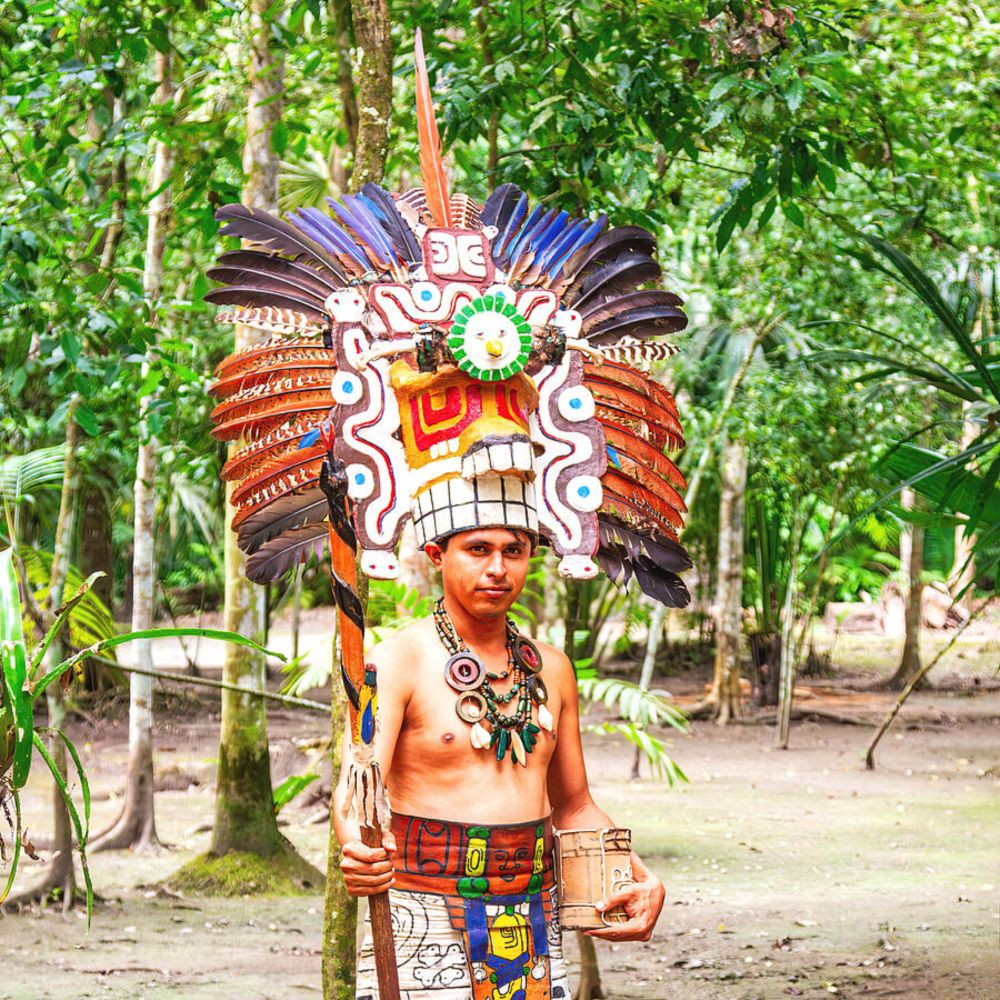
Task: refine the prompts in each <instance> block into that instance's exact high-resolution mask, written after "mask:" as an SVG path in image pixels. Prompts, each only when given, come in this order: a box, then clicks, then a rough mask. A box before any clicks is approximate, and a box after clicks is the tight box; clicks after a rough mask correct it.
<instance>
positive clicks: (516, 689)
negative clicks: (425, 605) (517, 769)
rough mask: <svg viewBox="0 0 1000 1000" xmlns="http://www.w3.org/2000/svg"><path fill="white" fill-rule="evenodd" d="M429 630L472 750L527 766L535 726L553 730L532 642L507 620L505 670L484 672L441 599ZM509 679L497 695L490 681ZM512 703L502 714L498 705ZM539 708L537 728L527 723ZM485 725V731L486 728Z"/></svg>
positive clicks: (531, 723) (543, 684)
mask: <svg viewBox="0 0 1000 1000" xmlns="http://www.w3.org/2000/svg"><path fill="white" fill-rule="evenodd" d="M434 626H435V628H436V629H437V634H438V638H439V639H440V640H441V643H442V645H443V646H444V648H445V649H446V650H448V653H449V654H450V655H449V657H448V662H447V663H446V664H445V667H444V679H445V680H446V681H447V682H448V685H449V686H450V687H451V688H452V689H453V690H455V691H457V692H458V697H457V698H456V699H455V712H456V713H457V714H458V717H459V718H460V719H461V720H462V721H463V722H465V723H468V724H469V725H470V726H472V731H471V733H470V734H469V738H470V740H471V742H472V745H473V746H474V747H475V748H476V749H477V750H492V751H493V752H494V753H495V755H496V759H497V760H498V761H502V760H503V759H504V757H506V756H507V753H508V751H509V752H510V759H511V763H513V764H520V765H521V766H522V767H527V764H528V754H530V753H531V752H532V751H533V750H534V748H535V744H536V743H537V742H538V733H539V727H541V728H542V729H546V730H548V731H549V732H552V713H551V712H550V711H549V710H548V709H547V708H546V707H545V702H546V701H548V691H547V690H546V688H545V682H544V681H543V680H542V678H541V676H540V674H541V669H542V657H541V654H540V653H539V652H538V649H537V648H536V647H535V644H534V643H533V642H532V641H531V640H530V639H528V638H527V637H526V636H523V635H521V634H520V633H519V632H518V631H517V626H516V625H515V624H514V623H513V622H512V621H511V619H510V618H508V619H507V623H506V630H507V669H506V670H502V671H500V672H499V673H494V672H493V671H490V670H487V669H486V666H485V665H484V663H483V661H482V660H481V659H480V658H479V657H478V656H476V654H475V653H473V652H472V650H470V649H469V647H468V646H467V645H466V644H465V642H464V641H463V640H462V639H461V637H460V636H459V635H458V633H457V632H456V631H455V626H454V624H453V623H452V620H451V618H450V617H449V616H448V612H447V611H445V608H444V598H443V597H442V598H439V599H438V601H437V603H436V604H435V605H434ZM511 676H512V677H513V684H512V685H511V687H510V690H509V691H506V692H504V693H502V694H501V693H500V692H498V691H496V690H495V689H494V687H493V684H492V682H493V681H503V680H506V679H507V678H508V677H511ZM512 701H513V702H516V704H515V707H514V711H513V712H512V713H511V714H509V715H508V714H505V713H504V712H503V711H501V707H502V706H505V705H508V704H510V703H511V702H512ZM533 703H534V704H535V705H537V706H538V724H537V725H536V724H535V723H534V722H532V720H531V714H532V704H533ZM487 725H488V726H489V727H490V728H489V729H488V728H487Z"/></svg>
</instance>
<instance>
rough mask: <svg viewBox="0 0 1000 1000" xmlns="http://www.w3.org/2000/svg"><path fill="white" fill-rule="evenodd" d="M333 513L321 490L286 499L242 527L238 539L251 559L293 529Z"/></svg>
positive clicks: (305, 492)
mask: <svg viewBox="0 0 1000 1000" xmlns="http://www.w3.org/2000/svg"><path fill="white" fill-rule="evenodd" d="M328 513H329V508H328V507H327V505H326V495H325V494H324V493H323V491H322V490H321V489H320V488H319V487H318V486H317V487H315V488H314V489H311V490H305V491H304V492H302V493H293V494H291V495H290V496H283V497H281V498H280V499H278V500H275V501H274V503H269V504H265V505H264V506H263V507H261V508H260V509H259V510H256V511H254V512H253V514H251V515H250V517H248V518H247V519H246V520H245V521H244V522H243V523H242V524H241V525H240V526H239V530H238V532H237V535H236V539H237V541H238V543H239V546H240V548H241V549H242V550H243V551H244V552H246V553H247V554H248V555H252V554H253V553H254V552H256V551H257V550H258V549H259V548H260V547H261V546H262V545H263V544H264V543H265V542H269V541H270V540H271V539H272V538H277V537H278V535H280V534H282V533H283V532H285V531H288V530H289V529H292V528H302V527H305V525H307V524H315V523H316V522H318V521H322V520H323V519H324V518H325V517H326V516H327V515H328Z"/></svg>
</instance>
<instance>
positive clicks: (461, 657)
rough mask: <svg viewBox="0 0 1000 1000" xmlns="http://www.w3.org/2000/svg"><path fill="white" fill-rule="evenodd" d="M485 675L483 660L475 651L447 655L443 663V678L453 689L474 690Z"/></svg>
mask: <svg viewBox="0 0 1000 1000" xmlns="http://www.w3.org/2000/svg"><path fill="white" fill-rule="evenodd" d="M485 676H486V668H485V667H484V666H483V661H482V660H480V659H479V657H478V656H476V655H475V653H469V652H466V651H465V650H463V651H462V652H459V653H455V655H454V656H451V657H449V658H448V662H447V663H446V664H445V665H444V679H445V680H446V681H447V682H448V684H449V686H450V687H452V688H453V689H454V690H455V691H474V690H475V689H476V688H477V687H479V686H480V685H481V684H482V683H483V678H484V677H485ZM461 700H462V699H459V702H461ZM473 721H475V720H473Z"/></svg>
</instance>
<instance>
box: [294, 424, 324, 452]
mask: <svg viewBox="0 0 1000 1000" xmlns="http://www.w3.org/2000/svg"><path fill="white" fill-rule="evenodd" d="M318 440H319V428H318V427H317V428H316V429H315V430H311V431H310V432H309V433H308V434H303V435H302V440H301V441H299V447H300V448H311V447H312V446H313V445H314V444H315V443H316V442H317V441H318Z"/></svg>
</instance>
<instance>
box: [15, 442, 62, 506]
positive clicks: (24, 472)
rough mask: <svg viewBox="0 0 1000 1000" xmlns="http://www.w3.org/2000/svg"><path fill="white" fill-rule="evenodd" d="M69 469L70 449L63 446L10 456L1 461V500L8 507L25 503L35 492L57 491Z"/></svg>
mask: <svg viewBox="0 0 1000 1000" xmlns="http://www.w3.org/2000/svg"><path fill="white" fill-rule="evenodd" d="M65 468H66V449H65V448H64V447H63V446H62V445H61V444H59V445H53V446H52V447H51V448H38V449H36V450H35V451H29V452H26V453H25V454H24V455H7V456H6V457H4V458H2V459H0V497H2V499H3V502H4V503H22V502H23V501H25V500H27V499H29V498H30V496H31V494H32V493H34V492H35V490H39V489H56V488H57V487H58V486H60V484H61V483H62V479H63V472H64V470H65Z"/></svg>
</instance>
